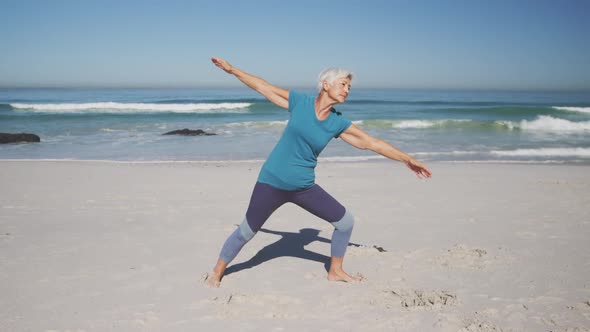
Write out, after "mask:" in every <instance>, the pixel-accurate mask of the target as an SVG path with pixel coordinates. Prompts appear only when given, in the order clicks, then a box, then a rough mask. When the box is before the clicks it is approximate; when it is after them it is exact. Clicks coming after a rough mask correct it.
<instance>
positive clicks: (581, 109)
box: [553, 106, 590, 113]
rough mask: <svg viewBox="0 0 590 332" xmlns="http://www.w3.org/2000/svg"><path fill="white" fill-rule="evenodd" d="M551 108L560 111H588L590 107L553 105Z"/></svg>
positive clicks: (589, 111)
mask: <svg viewBox="0 0 590 332" xmlns="http://www.w3.org/2000/svg"><path fill="white" fill-rule="evenodd" d="M553 108H554V109H556V110H560V111H569V112H581V113H590V107H570V106H553Z"/></svg>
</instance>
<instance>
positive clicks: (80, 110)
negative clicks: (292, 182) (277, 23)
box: [0, 87, 590, 163]
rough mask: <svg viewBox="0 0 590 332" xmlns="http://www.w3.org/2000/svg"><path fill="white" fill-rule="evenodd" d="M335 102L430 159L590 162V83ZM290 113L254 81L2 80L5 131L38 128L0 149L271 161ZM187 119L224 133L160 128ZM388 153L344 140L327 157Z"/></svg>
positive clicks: (16, 155) (361, 95)
mask: <svg viewBox="0 0 590 332" xmlns="http://www.w3.org/2000/svg"><path fill="white" fill-rule="evenodd" d="M300 91H303V92H306V93H309V94H312V95H315V94H316V91H315V90H313V89H300ZM336 109H337V110H338V111H340V112H342V113H343V114H344V115H345V116H346V117H347V118H349V119H350V120H352V121H353V123H355V124H356V125H357V126H359V127H360V128H361V129H363V130H365V131H367V132H368V133H370V134H371V135H373V136H376V137H379V138H382V139H384V140H386V141H389V142H390V143H391V144H393V145H394V146H396V147H398V148H399V149H401V150H403V151H405V152H407V153H409V154H411V155H413V156H415V157H416V158H417V159H419V160H422V161H425V162H427V161H449V162H517V163H528V162H532V163H589V162H590V92H579V93H574V92H498V91H434V90H423V91H419V90H391V89H353V90H352V91H351V93H350V96H349V98H348V100H347V101H346V103H344V104H342V105H337V106H336ZM288 118H289V113H288V112H287V111H286V110H284V109H281V108H278V107H276V106H274V105H273V104H271V103H270V102H268V101H266V100H265V99H264V98H263V97H262V96H260V95H257V94H256V93H255V92H253V91H251V90H249V89H247V88H245V87H244V88H232V89H229V88H227V89H203V88H195V89H155V88H154V89H81V88H80V89H53V88H52V89H38V88H35V89H24V88H19V89H0V132H3V133H20V132H27V133H34V134H37V135H39V136H40V137H41V143H35V144H2V145H0V159H35V160H39V159H43V160H46V159H49V160H112V161H218V160H221V161H229V160H231V161H242V160H264V159H265V158H266V157H267V156H268V154H269V153H270V151H271V150H272V148H273V146H274V144H275V143H276V142H277V141H278V139H279V137H280V135H281V133H282V131H283V130H284V128H285V125H286V123H287V120H288ZM184 128H188V129H202V130H205V131H206V132H210V133H215V134H216V135H214V136H191V137H184V136H168V135H162V134H163V133H165V132H168V131H172V130H177V129H184ZM379 158H381V157H379V156H377V155H376V154H374V153H372V152H370V151H362V150H358V149H356V148H354V147H352V146H350V145H348V144H346V143H345V142H343V141H341V140H339V139H336V140H334V141H332V142H331V143H330V144H329V145H328V147H327V148H326V149H325V150H324V152H323V153H322V155H321V156H320V160H322V159H324V160H334V161H339V160H342V161H355V160H368V159H379Z"/></svg>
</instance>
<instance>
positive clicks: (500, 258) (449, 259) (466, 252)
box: [433, 244, 513, 270]
mask: <svg viewBox="0 0 590 332" xmlns="http://www.w3.org/2000/svg"><path fill="white" fill-rule="evenodd" d="M512 260H513V259H512V258H511V256H510V255H509V254H507V253H506V250H505V249H503V248H498V253H496V254H491V253H490V252H489V251H488V250H486V249H482V248H471V247H469V246H467V245H464V244H457V245H454V246H453V247H452V248H451V249H448V250H447V251H446V252H445V253H444V254H442V255H439V256H437V257H435V258H434V259H433V261H434V262H435V263H436V264H438V265H441V266H444V267H449V268H464V269H476V270H483V269H486V268H488V267H489V266H492V265H494V264H498V263H502V264H507V263H509V262H511V261H512Z"/></svg>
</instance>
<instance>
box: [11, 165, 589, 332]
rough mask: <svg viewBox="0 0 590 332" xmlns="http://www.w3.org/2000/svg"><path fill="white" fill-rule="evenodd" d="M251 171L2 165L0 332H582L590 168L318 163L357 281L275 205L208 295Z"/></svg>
mask: <svg viewBox="0 0 590 332" xmlns="http://www.w3.org/2000/svg"><path fill="white" fill-rule="evenodd" d="M260 165H261V164H260V163H259V162H239V163H221V162H207V163H202V162H192V163H116V162H80V161H1V162H0V169H1V172H0V186H1V189H0V294H2V296H1V297H0V330H1V331H220V330H224V331H226V330H227V331H469V332H473V331H556V332H557V331H560V332H565V331H568V332H574V331H575V332H578V331H590V241H589V238H590V166H583V165H535V164H467V163H456V164H455V163H432V164H428V166H429V167H430V168H431V170H432V171H433V174H434V176H433V178H432V179H430V180H427V181H425V180H418V179H417V178H416V177H415V176H414V175H413V174H412V173H411V172H410V171H409V170H407V169H406V168H405V166H403V165H401V164H399V163H394V162H390V161H385V160H384V161H372V162H346V163H343V162H341V163H337V162H323V163H320V165H319V166H318V169H317V182H318V183H319V184H321V185H322V186H323V187H324V189H326V190H327V191H328V192H330V193H331V194H332V195H333V196H335V197H336V198H337V199H338V200H339V201H340V202H342V203H343V204H344V205H345V206H347V208H348V209H349V210H350V211H352V212H353V214H354V215H355V218H356V225H355V230H354V232H353V235H352V239H351V242H352V243H351V245H350V246H349V249H348V252H347V256H346V259H345V263H344V267H345V269H346V270H347V271H348V272H350V273H351V274H357V273H359V274H362V275H363V276H364V277H365V280H364V281H363V282H362V283H360V284H356V285H350V284H345V283H335V282H329V281H327V280H326V270H325V268H326V265H325V263H326V262H327V260H328V255H329V252H330V244H329V239H330V237H331V226H330V225H329V224H327V223H325V222H324V221H322V220H320V219H318V218H316V217H314V216H312V215H309V214H308V213H307V212H305V211H303V210H301V209H299V208H298V207H295V206H293V205H286V206H284V207H282V208H281V209H279V210H278V211H277V212H276V213H275V214H274V215H273V216H272V217H271V219H270V220H269V221H268V222H267V223H266V224H265V225H264V227H263V230H262V231H261V232H259V233H258V235H257V236H256V237H255V238H254V239H253V240H252V241H251V242H250V243H249V244H248V245H247V246H246V247H245V248H244V250H242V252H241V253H240V254H239V255H238V257H237V258H236V260H235V261H234V267H233V268H232V267H230V268H229V270H228V275H226V276H225V277H224V279H223V281H222V285H221V288H219V289H211V288H208V287H206V286H205V285H204V284H203V283H202V281H201V280H202V275H203V273H206V272H208V271H209V270H210V269H211V268H212V267H213V265H214V263H215V260H216V258H217V255H218V253H219V250H220V248H221V246H222V244H223V241H224V240H225V238H226V237H227V236H228V235H229V234H230V233H231V232H232V231H233V229H234V228H235V227H236V225H237V224H239V223H240V222H241V220H242V218H243V215H244V213H245V210H246V207H247V204H248V200H249V198H250V193H251V190H252V188H253V185H254V182H255V180H256V177H257V173H258V170H259V168H260ZM265 248H266V249H265ZM380 249H383V250H384V251H383V250H380ZM259 252H260V253H259ZM257 253H258V255H257Z"/></svg>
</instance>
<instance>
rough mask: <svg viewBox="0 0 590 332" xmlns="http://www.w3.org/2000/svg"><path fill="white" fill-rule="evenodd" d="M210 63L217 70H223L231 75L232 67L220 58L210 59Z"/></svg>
mask: <svg viewBox="0 0 590 332" xmlns="http://www.w3.org/2000/svg"><path fill="white" fill-rule="evenodd" d="M211 61H212V62H213V63H214V64H215V65H216V66H217V67H219V68H221V69H223V70H224V71H225V72H226V73H228V74H232V73H233V72H232V71H233V69H234V67H233V66H232V65H230V64H229V62H227V61H225V60H224V59H222V58H211Z"/></svg>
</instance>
